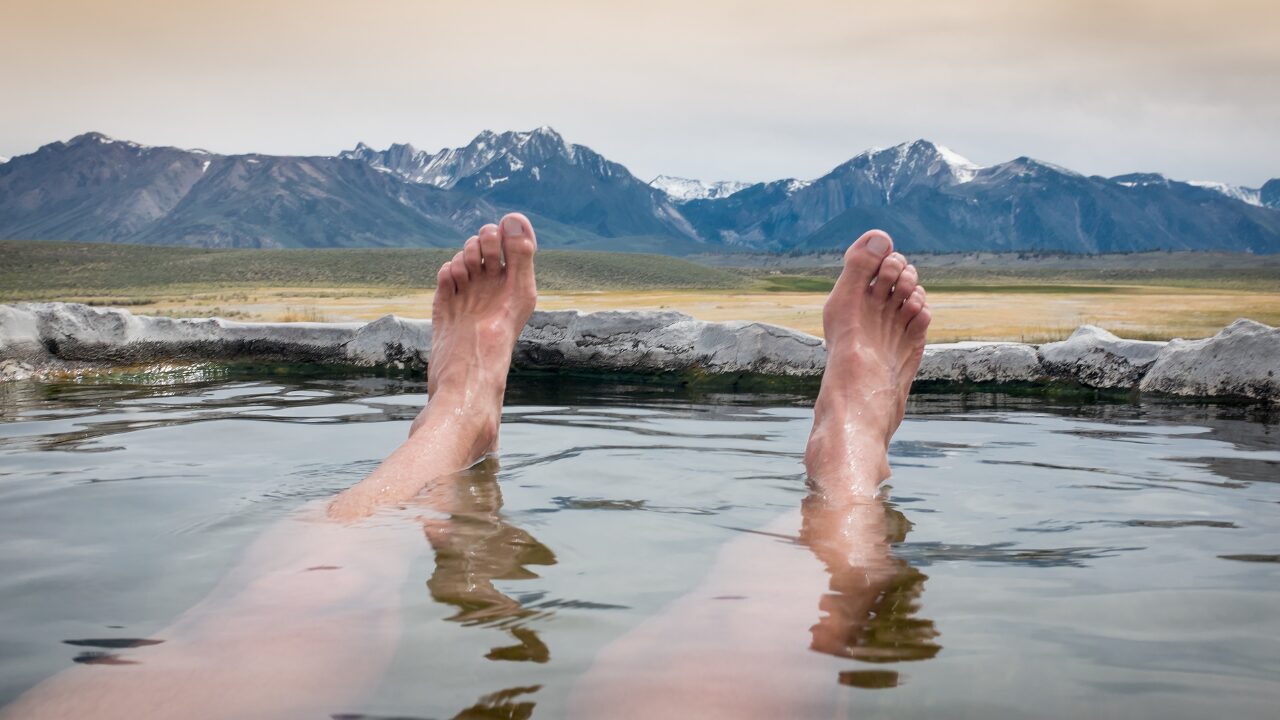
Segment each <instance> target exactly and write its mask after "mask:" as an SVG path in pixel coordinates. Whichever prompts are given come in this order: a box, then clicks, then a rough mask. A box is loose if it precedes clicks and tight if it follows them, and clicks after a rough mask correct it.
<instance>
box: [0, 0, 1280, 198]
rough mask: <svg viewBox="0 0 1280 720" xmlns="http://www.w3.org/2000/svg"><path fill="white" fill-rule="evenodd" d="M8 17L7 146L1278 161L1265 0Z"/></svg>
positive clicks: (510, 5)
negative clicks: (931, 153) (478, 145)
mask: <svg viewBox="0 0 1280 720" xmlns="http://www.w3.org/2000/svg"><path fill="white" fill-rule="evenodd" d="M0 28H3V29H4V30H3V41H2V42H0V155H10V156H11V155H18V154H23V153H27V152H31V151H32V150H34V149H35V148H36V147H38V146H40V145H42V144H44V143H47V142H51V141H54V140H65V139H67V138H69V137H71V136H73V135H76V134H79V133H81V132H85V131H87V130H98V131H101V132H104V133H106V134H108V135H111V136H113V137H117V138H124V139H130V140H135V141H138V142H142V143H147V144H157V145H160V144H163V145H177V146H180V147H203V148H207V149H209V150H213V151H216V152H225V153H235V152H250V151H255V152H264V153H273V154H326V155H328V154H334V153H336V152H338V151H339V150H341V149H344V148H347V147H351V146H353V145H354V144H355V143H356V141H357V140H363V141H365V142H367V143H369V144H371V145H374V146H376V147H383V146H385V145H387V144H389V143H391V142H411V143H413V144H414V145H416V146H418V147H421V148H424V149H428V150H433V151H434V150H438V149H439V148H441V147H444V146H456V145H461V144H464V143H466V142H467V141H468V140H469V139H470V138H471V137H472V136H474V135H475V134H476V133H477V132H479V131H480V130H482V129H485V128H489V129H494V130H504V129H531V128H533V127H536V126H539V125H551V126H552V127H555V128H556V129H557V130H559V131H560V132H561V133H563V134H564V135H565V137H566V138H568V139H569V140H570V141H572V142H577V143H580V144H584V145H588V146H590V147H592V148H594V149H595V150H597V151H599V152H601V153H603V154H604V155H605V156H607V157H609V158H610V159H612V160H615V161H617V162H621V163H622V164H624V165H626V166H628V167H629V168H630V169H631V170H632V171H633V172H634V173H635V174H637V175H639V176H641V177H642V178H644V179H646V180H647V179H650V178H652V177H653V176H654V175H656V174H658V173H667V174H672V175H681V176H685V177H696V178H701V179H707V180H718V179H737V180H750V181H755V180H767V179H776V178H781V177H800V178H812V177H815V176H818V175H820V174H822V173H824V172H826V171H827V170H829V169H830V168H831V167H833V166H834V165H836V164H838V163H839V162H841V161H843V160H845V159H848V158H849V157H851V156H853V155H854V154H856V153H858V152H860V151H862V150H864V149H866V148H868V147H872V146H886V145H893V144H896V143H899V142H902V141H905V140H911V139H915V138H918V137H924V138H928V139H931V140H934V141H935V142H938V143H941V144H943V145H947V146H949V147H951V148H952V149H953V150H955V151H957V152H959V153H960V154H962V155H966V156H968V157H969V158H971V159H972V160H974V161H976V162H979V163H982V164H990V163H995V162H1001V161H1004V160H1008V159H1010V158H1013V157H1016V156H1019V155H1030V156H1032V157H1036V158H1039V159H1042V160H1047V161H1049V162H1053V163H1057V164H1060V165H1065V166H1067V167H1070V168H1072V169H1075V170H1078V171H1080V172H1084V173H1087V174H1102V175H1113V174H1118V173H1122V172H1129V171H1135V170H1144V171H1157V172H1163V173H1166V174H1168V175H1170V176H1172V177H1175V178H1179V179H1214V180H1223V181H1227V182H1232V183H1237V184H1246V185H1250V186H1254V187H1256V186H1257V185H1259V184H1261V183H1262V182H1263V181H1264V180H1266V179H1267V178H1271V177H1280V132H1277V129H1278V128H1280V3H1276V2H1275V1H1274V0H1268V1H1255V0H1215V1H1213V2H1209V1H1207V0H1206V1H1203V2H1200V1H1197V2H1188V1H1185V0H1010V1H1007V2H1006V1H1003V0H892V1H891V2H884V1H883V0H880V1H878V2H858V1H853V0H835V1H829V2H807V1H806V0H770V1H768V2H752V1H743V0H738V1H730V0H714V1H699V0H677V1H673V2H668V1H667V0H647V1H645V2H628V1H623V0H593V1H590V2H586V1H583V2H579V1H577V0H546V1H543V2H534V1H530V0H524V1H522V2H471V1H465V0H457V1H454V2H429V1H425V0H404V1H388V0H361V1H357V0H348V1H346V2H336V1H313V2H300V1H299V2H294V1H288V2H284V1H281V2H276V1H272V0H253V1H252V2H241V1H239V0H216V1H211V2H201V3H194V2H172V1H168V2H139V1H135V0H111V1H109V2H105V1H102V0H84V1H79V2H65V1H62V0H5V2H4V3H3V4H0Z"/></svg>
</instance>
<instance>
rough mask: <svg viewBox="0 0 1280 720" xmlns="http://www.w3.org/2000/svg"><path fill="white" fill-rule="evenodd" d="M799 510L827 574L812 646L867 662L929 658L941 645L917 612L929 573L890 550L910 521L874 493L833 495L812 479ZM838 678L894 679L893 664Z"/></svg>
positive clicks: (862, 681)
mask: <svg viewBox="0 0 1280 720" xmlns="http://www.w3.org/2000/svg"><path fill="white" fill-rule="evenodd" d="M810 491H811V492H810V493H809V495H808V497H806V498H805V500H804V502H803V504H802V509H803V514H804V521H803V525H802V526H801V530H800V540H801V542H803V543H804V544H805V545H807V546H809V548H810V549H811V550H812V551H813V553H814V555H816V556H817V557H818V559H819V560H821V561H822V563H823V564H824V565H826V567H827V572H829V573H830V574H831V580H830V584H829V588H830V590H831V592H829V593H827V594H825V595H823V596H822V599H821V600H820V602H819V608H820V609H821V610H822V612H823V615H822V617H821V618H820V619H819V620H818V623H817V624H816V625H814V626H813V627H812V628H811V629H810V631H811V633H812V642H811V645H810V647H811V648H812V649H814V650H816V651H818V652H822V653H826V654H828V655H834V656H836V657H844V658H850V659H853V660H861V661H863V662H871V663H894V662H902V661H907V660H928V659H929V658H932V657H934V656H935V655H937V654H938V652H939V651H940V650H941V649H942V646H941V645H938V644H937V643H935V642H934V638H936V637H938V631H937V630H936V629H935V628H934V625H933V621H932V620H928V619H925V618H918V617H916V613H917V612H918V611H919V609H920V604H919V598H920V594H921V593H922V592H923V591H924V581H925V580H926V579H927V576H926V575H925V574H924V573H922V572H920V571H919V570H918V569H916V568H915V567H914V566H912V565H910V564H908V563H907V562H906V561H904V560H902V559H901V558H898V557H895V556H894V554H893V552H892V550H891V549H890V546H891V545H893V544H897V543H901V542H902V541H903V540H904V539H905V538H906V536H907V532H908V531H910V529H911V522H910V521H909V520H907V519H906V517H905V516H903V514H902V513H900V512H898V511H897V510H896V509H894V508H891V507H888V506H886V505H885V503H884V502H883V500H881V499H880V498H879V497H878V496H877V497H875V498H857V499H854V500H852V501H847V500H846V501H836V500H833V499H832V498H830V497H828V496H827V495H826V494H825V493H822V492H820V491H819V490H818V489H817V488H816V487H814V486H813V485H812V484H811V486H810ZM839 682H840V684H842V685H850V686H854V687H862V688H890V687H896V686H897V685H898V674H897V673H896V672H894V671H891V670H850V671H845V672H841V673H840V675H839Z"/></svg>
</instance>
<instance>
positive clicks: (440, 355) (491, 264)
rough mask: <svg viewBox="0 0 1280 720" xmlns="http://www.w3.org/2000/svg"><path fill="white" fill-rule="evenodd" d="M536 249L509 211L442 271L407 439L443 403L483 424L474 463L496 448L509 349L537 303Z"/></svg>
mask: <svg viewBox="0 0 1280 720" xmlns="http://www.w3.org/2000/svg"><path fill="white" fill-rule="evenodd" d="M537 247H538V243H537V239H536V238H535V236H534V234H533V226H532V225H531V224H530V223H529V220H528V218H526V217H525V216H524V215H521V214H520V213H511V214H509V215H507V216H505V217H504V218H503V219H502V222H501V224H500V225H493V224H490V225H485V226H484V227H482V228H480V232H479V234H478V235H473V236H472V237H471V238H470V239H469V240H467V242H466V244H464V245H463V247H462V250H461V251H459V252H458V254H457V255H454V256H453V259H452V260H450V261H449V262H446V263H445V264H444V265H442V266H441V267H440V272H439V273H438V274H437V275H436V282H437V285H436V294H435V301H434V302H433V303H432V307H431V328H432V329H431V360H430V362H429V363H428V367H427V407H426V408H424V409H423V413H422V414H421V415H419V416H418V418H417V420H415V421H414V424H413V427H412V428H411V429H410V431H409V433H410V435H412V434H413V433H414V432H416V431H417V430H418V428H419V427H421V426H422V424H423V423H424V421H425V417H426V414H427V412H428V411H429V410H435V409H438V406H440V405H447V406H448V407H449V408H450V410H451V411H452V412H453V413H454V414H456V415H459V416H464V415H465V416H469V417H470V418H471V419H478V420H479V421H480V433H479V435H478V436H477V438H476V446H475V447H474V448H473V451H474V452H473V454H474V456H475V457H480V456H481V455H483V454H485V453H487V452H490V451H491V450H493V448H494V446H495V445H496V443H497V439H498V423H499V421H500V420H501V412H502V395H503V392H504V391H505V390H506V387H507V371H508V370H509V369H510V366H511V351H512V350H513V349H514V348H515V343H516V338H517V337H519V336H520V331H521V330H522V329H523V328H524V326H525V323H527V322H528V321H529V315H530V314H531V313H532V312H533V307H534V304H535V302H536V301H537V297H538V288H537V284H536V282H535V280H534V274H533V254H534V252H535V251H536V250H537Z"/></svg>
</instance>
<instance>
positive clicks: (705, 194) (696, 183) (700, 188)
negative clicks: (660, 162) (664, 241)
mask: <svg viewBox="0 0 1280 720" xmlns="http://www.w3.org/2000/svg"><path fill="white" fill-rule="evenodd" d="M649 185H651V186H652V187H655V188H657V189H659V190H661V191H662V192H664V193H666V194H667V197H669V198H671V199H672V200H674V201H675V202H689V201H690V200H719V199H720V198H726V197H729V196H730V195H732V194H734V193H736V192H738V191H739V190H742V189H744V188H748V187H751V183H744V182H738V181H736V180H721V181H719V182H712V183H708V182H703V181H701V180H692V179H689V178H681V177H674V176H671V175H659V176H658V177H656V178H654V179H652V180H650V181H649Z"/></svg>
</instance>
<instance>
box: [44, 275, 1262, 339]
mask: <svg viewBox="0 0 1280 720" xmlns="http://www.w3.org/2000/svg"><path fill="white" fill-rule="evenodd" d="M67 299H72V298H67ZM121 299H122V300H123V301H125V302H123V303H121V306H122V307H127V308H130V309H132V310H133V311H134V312H138V313H141V314H150V315H173V316H180V317H194V316H202V315H220V316H222V317H230V318H233V319H237V320H264V321H299V320H304V321H357V320H373V319H375V318H378V317H381V316H382V315H386V314H389V313H394V314H397V315H402V316H405V317H430V314H431V291H430V290H423V291H420V292H403V291H395V290H388V289H387V288H367V289H364V288H261V289H256V290H239V291H235V292H227V291H221V292H219V291H210V292H205V293H201V292H194V293H189V294H183V295H170V296H165V295H156V296H151V297H146V298H132V297H131V298H121ZM929 299H930V303H931V305H932V307H933V309H934V324H933V329H932V330H931V331H930V341H931V342H948V341H953V340H971V339H972V340H1021V341H1025V342H1044V341H1049V340H1057V339H1061V338H1063V337H1066V336H1067V335H1069V334H1070V333H1071V331H1072V330H1074V329H1075V328H1076V327H1077V326H1079V325H1082V324H1085V323H1092V324H1095V325H1101V326H1102V327H1105V328H1107V329H1108V330H1111V331H1112V332H1115V333H1116V334H1118V335H1121V336H1122V337H1134V338H1143V339H1166V338H1171V337H1185V338H1196V337H1206V336H1208V335H1212V334H1213V333H1215V332H1217V331H1218V330H1219V329H1221V328H1222V327H1223V326H1224V325H1226V324H1228V323H1230V322H1231V321H1232V320H1234V319H1236V318H1238V317H1248V318H1252V319H1254V320H1258V321H1260V322H1264V323H1267V324H1269V325H1280V292H1253V291H1226V290H1201V289H1187V288H1167V287H1152V286H1131V287H1115V286H1110V287H1109V288H1108V292H1106V293H1098V292H1087V291H1081V292H1053V293H1042V292H1009V291H993V292H973V291H969V290H965V291H962V292H947V291H945V290H943V291H939V292H934V293H932V294H931V295H930V298H929ZM824 300H825V295H823V294H822V293H802V292H784V293H773V292H728V291H720V292H714V291H645V292H629V291H607V292H582V293H557V294H550V293H543V294H542V296H541V297H540V298H539V301H538V307H539V308H541V309H544V310H563V309H578V310H583V311H591V310H622V309H629V310H641V309H662V310H679V311H681V312H684V313H688V314H690V315H692V316H694V317H697V318H700V319H704V320H755V321H762V322H768V323H774V324H777V325H783V326H786V327H792V328H795V329H797V330H802V331H804V332H809V333H813V334H815V335H820V334H821V333H822V304H823V301H824ZM99 302H101V300H99Z"/></svg>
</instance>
